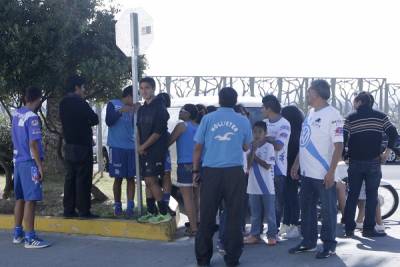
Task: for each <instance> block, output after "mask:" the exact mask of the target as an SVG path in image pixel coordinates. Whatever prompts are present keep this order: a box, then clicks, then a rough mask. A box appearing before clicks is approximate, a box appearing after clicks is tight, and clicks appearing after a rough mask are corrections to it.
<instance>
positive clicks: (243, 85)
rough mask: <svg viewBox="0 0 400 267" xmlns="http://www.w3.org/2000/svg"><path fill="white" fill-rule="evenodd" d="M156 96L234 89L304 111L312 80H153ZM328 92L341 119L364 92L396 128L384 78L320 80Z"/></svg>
mask: <svg viewBox="0 0 400 267" xmlns="http://www.w3.org/2000/svg"><path fill="white" fill-rule="evenodd" d="M154 78H155V79H156V82H157V88H158V90H159V91H160V92H167V93H169V94H170V95H171V96H172V97H173V98H174V97H188V96H208V95H217V94H218V91H219V90H220V89H221V88H223V87H225V86H231V87H233V88H235V89H236V90H237V92H238V94H239V95H241V96H252V97H262V96H264V95H266V94H274V95H276V96H277V97H278V98H279V99H280V101H281V103H282V105H291V104H294V105H297V106H298V107H299V108H301V109H302V110H303V111H305V112H306V111H307V110H308V104H307V98H306V92H307V89H308V87H309V85H310V84H311V82H312V81H313V80H315V79H319V78H315V77H225V76H155V77H154ZM323 79H326V80H327V81H328V82H329V83H330V84H331V88H332V92H331V96H332V97H331V104H332V105H333V106H335V107H336V108H337V109H339V110H340V112H341V113H342V114H343V115H346V114H348V113H349V112H350V111H351V110H352V100H353V97H354V94H355V93H357V92H359V91H368V92H370V93H371V94H372V95H373V96H374V98H375V108H377V109H379V110H381V111H383V112H385V113H387V114H389V115H390V117H391V118H392V120H393V122H394V123H395V124H396V125H397V126H400V115H399V112H400V84H388V83H387V82H386V79H385V78H329V77H328V78H323Z"/></svg>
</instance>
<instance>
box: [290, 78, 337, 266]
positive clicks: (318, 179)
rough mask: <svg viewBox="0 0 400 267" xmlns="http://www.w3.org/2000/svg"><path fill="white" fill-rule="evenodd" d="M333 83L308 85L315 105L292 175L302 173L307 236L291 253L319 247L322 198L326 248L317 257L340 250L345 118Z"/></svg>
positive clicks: (303, 223)
mask: <svg viewBox="0 0 400 267" xmlns="http://www.w3.org/2000/svg"><path fill="white" fill-rule="evenodd" d="M330 94H331V91H330V85H329V84H328V82H326V81H325V80H315V81H313V82H312V83H311V87H310V88H309V89H308V94H307V97H308V103H309V104H310V106H311V107H312V108H311V110H310V111H309V113H308V115H307V117H306V118H305V120H304V122H303V127H302V130H301V137H300V151H299V155H298V156H297V158H296V161H295V163H294V164H293V167H292V170H291V174H292V177H294V178H297V179H298V177H299V175H298V171H299V167H300V173H301V191H300V205H301V232H302V235H303V240H302V241H301V243H300V244H299V245H298V246H296V247H294V248H292V249H290V250H289V253H291V254H295V253H301V252H306V251H315V250H316V247H317V240H318V218H317V204H318V200H320V201H321V209H322V210H321V214H322V228H321V235H320V237H321V240H322V242H323V249H322V250H321V251H319V252H318V253H317V255H316V258H317V259H324V258H328V257H330V256H331V255H334V254H335V250H336V244H337V242H336V223H337V217H336V216H337V206H336V186H335V170H336V166H337V164H338V162H339V161H340V159H341V157H342V151H343V118H342V116H341V115H340V113H339V111H338V110H336V109H335V108H333V107H332V106H330V105H329V104H328V99H329V98H330Z"/></svg>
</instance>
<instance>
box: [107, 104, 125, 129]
mask: <svg viewBox="0 0 400 267" xmlns="http://www.w3.org/2000/svg"><path fill="white" fill-rule="evenodd" d="M121 117H122V113H121V112H118V111H116V110H115V106H114V104H113V103H111V102H108V104H107V110H106V124H107V126H108V127H112V126H113V125H114V124H116V123H117V121H118V120H119V119H120V118H121Z"/></svg>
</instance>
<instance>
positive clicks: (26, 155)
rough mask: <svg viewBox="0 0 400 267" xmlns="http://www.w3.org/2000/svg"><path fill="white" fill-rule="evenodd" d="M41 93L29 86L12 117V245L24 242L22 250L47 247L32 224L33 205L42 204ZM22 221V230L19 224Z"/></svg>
mask: <svg viewBox="0 0 400 267" xmlns="http://www.w3.org/2000/svg"><path fill="white" fill-rule="evenodd" d="M41 98H42V92H41V90H40V89H38V88H36V87H29V88H28V89H27V90H26V92H25V105H24V106H23V107H21V108H19V109H18V110H17V111H16V112H15V113H14V115H13V118H12V142H13V146H14V164H15V165H14V192H15V199H16V202H15V210H14V215H15V230H14V239H13V243H14V244H21V243H23V242H25V248H45V247H48V246H49V245H50V244H49V243H48V242H46V241H43V240H41V239H40V238H38V237H37V235H36V233H35V230H34V225H35V207H36V202H37V201H41V200H42V198H43V196H42V182H43V177H44V176H43V159H44V154H43V146H42V131H41V122H40V119H39V117H38V115H37V114H35V113H34V112H35V111H36V110H37V109H38V108H39V107H40V104H41ZM23 220H24V222H25V227H26V229H25V231H26V232H24V231H23V227H22V221H23Z"/></svg>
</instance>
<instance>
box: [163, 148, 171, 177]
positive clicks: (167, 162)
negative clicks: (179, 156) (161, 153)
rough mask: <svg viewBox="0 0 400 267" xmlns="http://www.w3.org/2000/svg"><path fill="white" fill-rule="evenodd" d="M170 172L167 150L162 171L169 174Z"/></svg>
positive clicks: (169, 158) (169, 159) (169, 156)
mask: <svg viewBox="0 0 400 267" xmlns="http://www.w3.org/2000/svg"><path fill="white" fill-rule="evenodd" d="M171 170H172V166H171V153H169V150H168V152H167V155H166V156H165V163H164V171H165V172H170V171H171Z"/></svg>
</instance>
